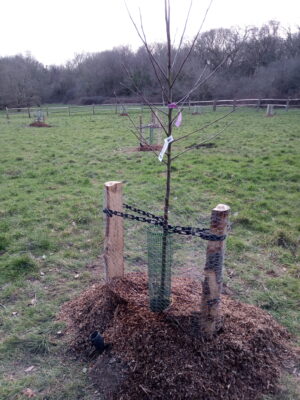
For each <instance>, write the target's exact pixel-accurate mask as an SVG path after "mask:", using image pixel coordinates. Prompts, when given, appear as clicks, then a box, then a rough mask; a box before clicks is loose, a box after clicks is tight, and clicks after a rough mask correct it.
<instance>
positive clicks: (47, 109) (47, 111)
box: [46, 106, 49, 117]
mask: <svg viewBox="0 0 300 400" xmlns="http://www.w3.org/2000/svg"><path fill="white" fill-rule="evenodd" d="M46 113H47V117H49V108H48V106H47V107H46Z"/></svg>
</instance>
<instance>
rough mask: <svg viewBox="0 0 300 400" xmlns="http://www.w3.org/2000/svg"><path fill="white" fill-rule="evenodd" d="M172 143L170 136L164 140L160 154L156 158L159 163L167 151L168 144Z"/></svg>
mask: <svg viewBox="0 0 300 400" xmlns="http://www.w3.org/2000/svg"><path fill="white" fill-rule="evenodd" d="M172 142H174V138H173V136H172V135H171V136H168V137H167V138H165V143H164V146H163V148H162V149H161V152H160V153H159V156H158V159H159V161H162V159H163V156H164V155H165V152H166V151H167V149H168V146H169V144H170V143H172Z"/></svg>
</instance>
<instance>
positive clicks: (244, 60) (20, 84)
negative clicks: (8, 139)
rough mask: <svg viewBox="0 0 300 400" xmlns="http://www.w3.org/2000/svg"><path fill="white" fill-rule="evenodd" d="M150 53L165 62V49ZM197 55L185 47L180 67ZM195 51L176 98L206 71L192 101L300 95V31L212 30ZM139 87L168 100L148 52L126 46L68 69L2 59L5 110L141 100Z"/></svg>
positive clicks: (155, 47) (269, 27) (0, 100)
mask: <svg viewBox="0 0 300 400" xmlns="http://www.w3.org/2000/svg"><path fill="white" fill-rule="evenodd" d="M149 46H150V47H151V52H152V53H153V54H154V56H155V59H156V60H158V62H159V63H160V64H161V63H163V62H164V61H165V58H166V54H167V49H166V48H165V45H163V44H160V43H155V44H151V45H150V44H149ZM190 48H191V46H190V43H183V44H182V46H181V48H180V51H179V52H178V53H177V55H176V59H175V60H174V62H175V63H177V64H178V65H181V64H182V61H183V60H184V59H185V58H186V56H187V53H188V51H189V49H190ZM192 48H193V51H192V54H190V56H189V57H188V60H187V62H186V63H184V67H183V70H182V71H181V74H180V79H178V80H176V84H174V87H173V88H172V89H173V97H174V98H176V99H181V98H182V97H183V96H185V95H186V88H187V87H195V83H196V81H197V79H199V76H198V75H197V73H198V71H199V70H200V69H202V70H203V71H204V72H203V75H202V76H201V79H202V85H201V88H196V89H195V90H194V91H193V92H192V93H190V94H189V97H190V99H191V100H210V99H215V98H217V99H224V98H231V99H233V98H247V97H255V98H262V97H266V98H267V97H299V96H300V28H298V31H296V32H291V31H290V30H287V29H284V28H282V27H281V26H280V24H279V23H278V22H275V21H270V22H269V23H267V24H265V25H263V26H262V27H259V28H258V27H252V28H248V29H245V30H243V31H242V30H238V29H234V28H232V29H223V28H220V29H213V30H210V31H207V32H203V33H201V34H200V35H199V37H198V38H197V41H196V43H195V45H194V46H193V47H192ZM124 66H125V68H124ZM216 69H217V71H215V70H216ZM213 71H214V72H215V73H214V74H213V76H212V77H211V78H210V79H207V78H208V77H210V76H211V74H212V72H213ZM128 72H129V74H128ZM136 87H138V88H139V90H140V91H141V92H142V93H143V94H145V95H146V96H147V97H148V98H150V99H151V101H153V102H155V101H156V102H162V101H163V99H162V98H161V87H160V85H159V81H158V80H157V77H156V76H155V72H154V70H153V68H152V67H151V65H150V63H149V59H148V56H147V49H146V48H145V47H144V46H142V47H140V48H139V49H138V50H137V51H136V52H133V51H131V50H130V48H129V47H121V48H114V49H112V50H109V51H103V52H99V53H93V54H79V55H76V56H75V57H74V59H73V60H71V61H70V62H68V63H67V64H66V65H64V66H56V65H52V66H47V67H45V66H44V65H43V64H41V63H39V62H38V61H37V60H35V59H33V58H32V57H31V56H22V55H16V56H11V57H2V58H0V107H1V108H4V107H5V106H7V107H27V106H36V105H40V104H43V103H75V104H101V103H103V102H106V103H107V102H111V103H112V102H113V101H112V99H113V98H114V97H115V96H118V97H119V98H121V99H122V101H124V102H125V101H126V99H128V98H129V99H130V100H131V101H134V94H133V93H134V92H135V91H136Z"/></svg>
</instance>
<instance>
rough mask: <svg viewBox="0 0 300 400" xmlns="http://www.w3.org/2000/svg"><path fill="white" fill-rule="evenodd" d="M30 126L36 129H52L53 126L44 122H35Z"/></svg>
mask: <svg viewBox="0 0 300 400" xmlns="http://www.w3.org/2000/svg"><path fill="white" fill-rule="evenodd" d="M29 126H34V127H36V128H51V125H48V124H46V123H45V122H42V121H35V122H32V123H31V124H29Z"/></svg>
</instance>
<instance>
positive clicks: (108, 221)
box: [104, 181, 124, 281]
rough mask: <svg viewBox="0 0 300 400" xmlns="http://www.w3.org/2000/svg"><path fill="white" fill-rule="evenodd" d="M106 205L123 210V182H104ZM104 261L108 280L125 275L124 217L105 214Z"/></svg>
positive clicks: (112, 208) (111, 208)
mask: <svg viewBox="0 0 300 400" xmlns="http://www.w3.org/2000/svg"><path fill="white" fill-rule="evenodd" d="M104 207H105V208H108V209H110V210H115V211H122V209H123V199H122V183H121V182H116V181H111V182H106V183H105V184H104ZM104 263H105V271H106V280H107V281H108V280H110V279H112V278H115V277H122V276H124V225H123V218H121V217H117V216H114V215H113V216H112V217H109V216H108V215H105V239H104Z"/></svg>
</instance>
